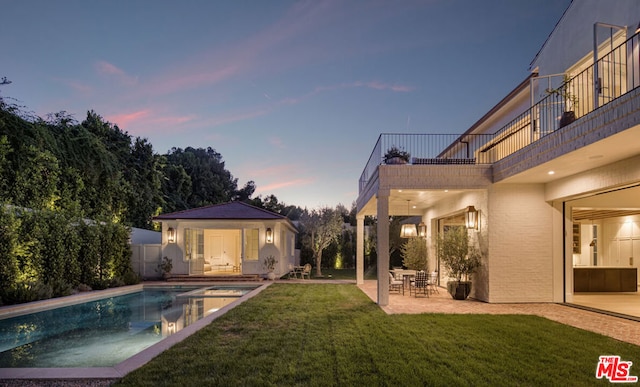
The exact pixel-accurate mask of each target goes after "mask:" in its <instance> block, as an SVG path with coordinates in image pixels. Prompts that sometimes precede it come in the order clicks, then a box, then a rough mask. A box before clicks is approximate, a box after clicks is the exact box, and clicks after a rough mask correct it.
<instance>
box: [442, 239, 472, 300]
mask: <svg viewBox="0 0 640 387" xmlns="http://www.w3.org/2000/svg"><path fill="white" fill-rule="evenodd" d="M438 255H439V256H440V260H441V261H442V263H443V264H444V266H445V267H446V269H447V271H448V272H449V277H451V278H453V279H454V280H453V281H448V282H447V291H448V292H449V294H451V297H453V298H454V299H456V300H465V299H466V298H467V297H468V296H469V293H471V281H470V280H469V276H470V275H471V274H473V273H474V272H475V271H476V269H478V267H480V265H481V264H482V262H481V255H480V252H479V251H478V249H477V248H476V247H475V246H473V245H470V244H469V234H468V233H467V229H466V227H464V226H461V227H454V228H452V229H450V230H447V231H446V232H444V233H443V234H440V235H438Z"/></svg>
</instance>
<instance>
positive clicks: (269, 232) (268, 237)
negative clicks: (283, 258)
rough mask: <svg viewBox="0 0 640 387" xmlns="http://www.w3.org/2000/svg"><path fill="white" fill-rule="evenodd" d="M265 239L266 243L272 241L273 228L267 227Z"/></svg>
mask: <svg viewBox="0 0 640 387" xmlns="http://www.w3.org/2000/svg"><path fill="white" fill-rule="evenodd" d="M265 240H266V242H267V243H273V230H272V229H271V227H269V228H267V233H266V236H265Z"/></svg>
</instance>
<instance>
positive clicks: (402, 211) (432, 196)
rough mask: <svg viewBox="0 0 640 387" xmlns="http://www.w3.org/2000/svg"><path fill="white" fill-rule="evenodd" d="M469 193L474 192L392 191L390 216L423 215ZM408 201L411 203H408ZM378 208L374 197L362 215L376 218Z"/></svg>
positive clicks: (445, 190) (447, 190)
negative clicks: (449, 200)
mask: <svg viewBox="0 0 640 387" xmlns="http://www.w3.org/2000/svg"><path fill="white" fill-rule="evenodd" d="M469 191H472V190H461V189H444V190H443V189H438V190H426V189H392V190H391V192H390V195H389V215H401V216H406V215H411V216H417V215H422V214H423V213H424V211H425V210H426V209H428V208H430V207H433V206H434V205H436V204H437V203H438V202H440V201H441V200H444V199H448V198H451V197H452V196H455V195H459V194H461V193H463V192H469ZM407 201H409V202H408V203H407ZM407 204H408V205H409V213H407ZM377 208H378V199H377V198H376V197H375V196H373V197H372V198H371V199H370V200H369V202H367V203H366V204H365V206H364V207H363V208H362V210H361V211H360V215H371V216H375V215H376V214H377Z"/></svg>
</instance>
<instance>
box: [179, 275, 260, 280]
mask: <svg viewBox="0 0 640 387" xmlns="http://www.w3.org/2000/svg"><path fill="white" fill-rule="evenodd" d="M167 281H169V282H178V281H179V282H208V281H216V282H218V281H230V282H231V281H232V282H238V281H241V282H257V281H263V278H262V277H260V276H259V275H257V274H239V275H172V276H171V277H169V278H168V279H167Z"/></svg>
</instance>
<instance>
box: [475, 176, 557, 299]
mask: <svg viewBox="0 0 640 387" xmlns="http://www.w3.org/2000/svg"><path fill="white" fill-rule="evenodd" d="M544 192H545V191H544V186H543V185H542V184H495V185H493V186H492V187H491V188H490V189H489V214H488V218H489V222H490V227H489V232H488V239H489V266H488V268H487V270H488V277H489V278H488V283H489V299H488V300H487V301H489V302H552V301H553V298H554V297H553V293H554V292H553V287H554V270H553V267H554V265H553V258H552V257H553V253H552V249H553V247H552V246H553V245H554V244H553V234H554V232H559V231H558V230H555V227H554V220H553V219H554V217H553V208H552V207H551V206H550V205H549V204H547V203H546V202H545V200H544ZM560 232H561V231H560Z"/></svg>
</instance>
